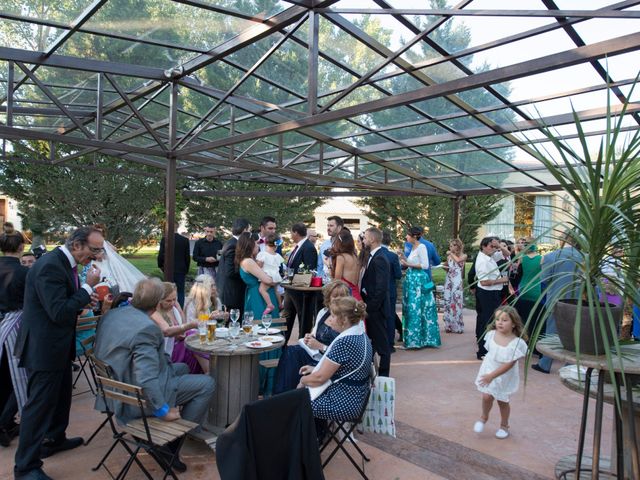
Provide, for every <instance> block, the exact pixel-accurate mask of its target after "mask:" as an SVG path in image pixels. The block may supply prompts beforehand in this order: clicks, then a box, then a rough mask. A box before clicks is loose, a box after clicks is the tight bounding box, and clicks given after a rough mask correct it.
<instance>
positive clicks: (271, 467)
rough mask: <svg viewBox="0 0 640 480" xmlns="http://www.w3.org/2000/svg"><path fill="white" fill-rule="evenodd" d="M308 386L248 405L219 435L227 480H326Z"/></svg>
mask: <svg viewBox="0 0 640 480" xmlns="http://www.w3.org/2000/svg"><path fill="white" fill-rule="evenodd" d="M306 390H307V389H306V388H298V389H294V390H290V391H288V392H285V393H281V394H279V395H274V396H272V397H269V398H266V399H265V400H259V401H257V402H254V403H250V404H248V405H245V406H244V408H243V409H242V413H241V414H240V416H238V418H237V419H236V420H235V421H234V422H233V423H232V424H231V425H229V427H227V429H226V430H225V431H224V432H223V433H222V434H221V435H220V436H219V437H218V441H217V443H216V455H217V457H216V458H217V459H218V460H217V462H216V463H217V466H218V472H219V473H220V478H223V479H224V480H236V479H237V480H258V479H260V480H272V479H273V480H285V479H291V480H294V479H295V480H322V479H324V476H323V473H322V464H321V460H320V452H319V450H318V441H317V440H316V429H315V425H314V420H313V411H312V410H311V402H310V400H309V394H308V393H307V391H306Z"/></svg>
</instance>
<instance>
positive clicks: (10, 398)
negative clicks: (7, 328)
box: [0, 348, 18, 428]
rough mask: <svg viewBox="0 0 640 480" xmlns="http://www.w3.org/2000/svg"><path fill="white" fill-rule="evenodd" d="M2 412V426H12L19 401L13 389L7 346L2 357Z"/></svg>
mask: <svg viewBox="0 0 640 480" xmlns="http://www.w3.org/2000/svg"><path fill="white" fill-rule="evenodd" d="M0 412H1V413H0V427H5V428H10V427H12V426H13V425H14V421H13V419H14V417H15V416H16V413H18V401H17V400H16V394H15V392H14V391H13V383H12V382H11V372H10V371H9V360H8V359H7V349H6V348H3V349H2V359H0Z"/></svg>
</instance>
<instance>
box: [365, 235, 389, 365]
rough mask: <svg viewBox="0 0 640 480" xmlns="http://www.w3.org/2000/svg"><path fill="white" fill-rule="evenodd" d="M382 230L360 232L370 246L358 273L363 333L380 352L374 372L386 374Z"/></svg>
mask: <svg viewBox="0 0 640 480" xmlns="http://www.w3.org/2000/svg"><path fill="white" fill-rule="evenodd" d="M381 242H382V232H381V231H380V230H378V229H377V228H369V229H367V231H365V232H364V245H365V247H368V248H369V249H370V252H371V253H369V259H368V262H367V265H366V268H365V271H364V275H363V276H362V282H361V286H360V291H361V294H362V299H363V300H364V302H365V303H366V304H367V320H366V321H367V335H369V338H371V343H372V344H373V349H374V350H375V351H376V352H377V353H378V355H380V368H379V369H378V374H379V375H380V376H383V377H388V376H389V370H390V367H391V346H390V345H389V337H388V334H387V322H388V320H387V317H388V315H389V277H390V275H389V261H388V260H387V257H386V255H385V254H384V252H383V251H382V245H381Z"/></svg>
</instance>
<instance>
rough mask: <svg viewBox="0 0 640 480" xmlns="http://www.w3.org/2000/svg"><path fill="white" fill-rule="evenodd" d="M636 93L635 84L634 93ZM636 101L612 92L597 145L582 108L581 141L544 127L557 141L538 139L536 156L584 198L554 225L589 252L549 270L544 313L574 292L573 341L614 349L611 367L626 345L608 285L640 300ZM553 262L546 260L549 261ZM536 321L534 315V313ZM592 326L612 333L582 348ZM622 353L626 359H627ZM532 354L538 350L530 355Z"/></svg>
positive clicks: (605, 351)
mask: <svg viewBox="0 0 640 480" xmlns="http://www.w3.org/2000/svg"><path fill="white" fill-rule="evenodd" d="M636 80H637V79H636ZM634 86H635V83H634ZM632 94H633V87H632V88H631V92H630V93H629V98H630V97H631V95H632ZM630 105H631V104H630V103H629V102H625V103H624V104H623V105H621V106H619V107H612V102H611V92H610V91H608V92H607V114H606V118H605V121H606V127H605V130H604V133H603V134H602V137H601V139H600V143H599V145H598V147H597V149H594V148H592V147H591V146H590V144H589V142H588V137H589V135H588V133H586V132H585V130H584V126H583V121H582V120H581V119H580V118H579V116H578V115H577V114H576V113H575V110H574V111H573V117H574V121H575V127H576V131H577V134H576V138H577V144H578V145H579V146H578V147H577V148H574V147H573V146H572V145H571V144H570V143H569V142H567V141H566V140H565V139H563V138H561V137H560V136H559V135H558V134H557V133H555V132H553V131H552V130H551V129H550V128H547V127H544V128H542V129H541V131H542V132H543V134H544V136H545V138H546V139H547V140H548V142H549V143H550V144H551V147H552V149H551V150H550V151H548V150H546V149H544V148H543V147H541V146H538V145H536V144H535V143H532V147H533V149H534V151H535V153H534V156H535V157H536V159H537V160H538V161H540V162H541V164H542V165H543V166H544V167H546V169H547V171H548V172H549V174H551V175H552V176H553V178H554V179H555V180H556V181H557V183H558V184H559V185H560V186H561V187H562V189H563V190H564V192H566V193H567V194H568V195H569V196H570V197H571V198H572V200H573V202H574V204H575V206H576V209H575V212H573V213H571V212H565V213H564V215H565V216H566V218H565V219H563V220H562V225H555V226H554V227H553V229H552V230H553V234H558V233H560V227H562V231H563V232H562V233H568V234H569V236H570V240H571V241H572V242H573V244H574V246H575V247H576V248H577V249H579V250H580V252H581V253H582V258H581V259H580V260H575V261H574V271H573V273H570V274H567V273H560V274H558V275H555V276H554V275H552V276H551V277H549V279H548V285H547V288H546V290H545V291H543V295H544V294H545V293H547V298H546V308H545V309H544V310H543V312H544V313H543V314H542V315H543V318H542V319H541V320H546V319H547V318H548V317H549V316H550V315H552V314H554V310H555V309H556V307H557V306H558V305H559V304H562V303H563V302H564V300H565V299H566V298H574V299H575V304H576V307H577V309H576V312H575V326H574V327H573V332H572V333H573V342H567V343H573V344H574V345H575V346H576V356H577V357H578V361H579V356H580V353H583V354H586V353H591V354H593V353H597V354H600V355H605V356H606V359H607V363H608V366H609V368H610V369H611V368H612V367H613V362H614V361H615V358H616V357H614V354H615V352H616V351H618V349H619V348H620V344H619V340H618V328H619V325H618V322H619V317H620V313H621V312H620V309H615V308H612V306H611V305H609V304H608V303H607V302H603V303H601V301H600V299H601V298H602V297H601V293H602V292H604V291H609V292H612V291H613V292H615V293H616V294H617V295H620V296H621V297H622V298H623V301H626V302H635V303H638V300H639V298H640V296H639V295H638V286H639V285H640V264H639V260H640V232H639V231H638V225H640V130H639V129H638V126H637V125H635V127H628V126H626V124H625V118H629V115H628V110H629V108H630ZM625 115H626V116H625ZM550 152H552V153H553V155H551V154H550ZM619 252H622V256H619V257H616V260H615V264H612V263H611V262H612V259H613V258H614V255H616V254H619ZM612 266H613V268H612ZM552 267H553V266H552V265H544V268H552ZM540 302H541V300H540V301H539V303H540ZM532 316H533V315H532ZM530 322H531V318H530V319H528V323H530ZM543 325H544V322H543V321H540V322H539V323H538V324H537V326H536V328H534V329H533V331H532V332H531V338H530V344H531V345H535V343H536V341H537V340H538V339H539V337H540V335H541V333H542V332H541V330H542V326H543ZM589 327H590V328H589ZM589 329H590V330H592V331H593V333H594V334H595V336H596V337H601V338H602V339H604V341H603V343H602V346H601V347H599V348H600V351H596V352H593V351H582V352H581V345H582V347H583V348H584V345H585V343H584V338H583V337H584V334H585V331H586V330H589ZM564 347H565V348H567V345H564ZM596 348H598V347H596ZM531 351H533V349H531ZM618 358H619V363H620V365H619V366H620V367H621V364H622V361H621V359H620V357H618ZM529 361H530V358H529V359H528V362H527V363H529Z"/></svg>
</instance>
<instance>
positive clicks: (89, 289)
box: [60, 245, 93, 295]
mask: <svg viewBox="0 0 640 480" xmlns="http://www.w3.org/2000/svg"><path fill="white" fill-rule="evenodd" d="M60 250H62V253H64V256H65V257H67V260H69V264H71V270H73V271H75V276H76V279H77V278H78V262H76V259H75V258H73V255H71V252H70V251H69V249H68V248H67V246H66V245H62V246H61V247H60ZM79 282H80V281H79V280H75V282H74V283H75V285H76V287H77V286H78V283H79ZM80 288H84V289H85V290H86V291H87V293H88V294H89V295H91V294H92V293H93V288H92V287H91V286H90V285H89V284H88V283H83V284H82V285H80Z"/></svg>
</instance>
